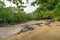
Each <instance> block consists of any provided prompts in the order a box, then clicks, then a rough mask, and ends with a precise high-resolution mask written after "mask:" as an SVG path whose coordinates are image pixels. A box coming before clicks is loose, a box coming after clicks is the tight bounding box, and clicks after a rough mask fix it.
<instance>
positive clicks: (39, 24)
mask: <svg viewBox="0 0 60 40" xmlns="http://www.w3.org/2000/svg"><path fill="white" fill-rule="evenodd" d="M41 24H43V22H41V23H36V24H35V25H38V26H41Z"/></svg>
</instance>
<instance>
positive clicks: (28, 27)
mask: <svg viewBox="0 0 60 40" xmlns="http://www.w3.org/2000/svg"><path fill="white" fill-rule="evenodd" d="M37 27H38V26H36V25H25V27H23V28H22V29H21V31H20V32H18V33H17V34H20V33H23V32H26V31H29V30H34V29H35V28H37Z"/></svg>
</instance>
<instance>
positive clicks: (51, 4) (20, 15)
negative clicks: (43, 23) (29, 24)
mask: <svg viewBox="0 0 60 40" xmlns="http://www.w3.org/2000/svg"><path fill="white" fill-rule="evenodd" d="M9 1H11V0H9ZM15 1H17V0H13V3H15ZM18 1H20V0H18ZM21 1H22V0H21ZM21 1H20V2H21ZM0 4H1V3H0ZM2 4H3V3H2ZM34 4H38V5H39V6H40V7H38V8H37V10H35V11H34V12H33V13H32V14H30V13H29V14H26V13H25V12H24V11H23V9H18V8H14V7H7V8H6V7H4V6H2V5H1V6H0V23H14V22H25V21H28V20H38V19H54V20H60V0H36V1H35V2H33V3H32V5H34ZM16 5H18V3H17V4H16ZM21 7H22V6H21ZM16 9H17V10H16Z"/></svg>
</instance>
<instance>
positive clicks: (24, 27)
mask: <svg viewBox="0 0 60 40" xmlns="http://www.w3.org/2000/svg"><path fill="white" fill-rule="evenodd" d="M48 21H49V20H38V21H35V20H32V21H28V22H26V23H23V24H17V25H11V26H10V27H0V38H5V37H8V36H10V35H13V34H20V33H23V32H26V31H28V30H34V29H35V28H38V27H39V26H41V25H48V24H49V22H48Z"/></svg>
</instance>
